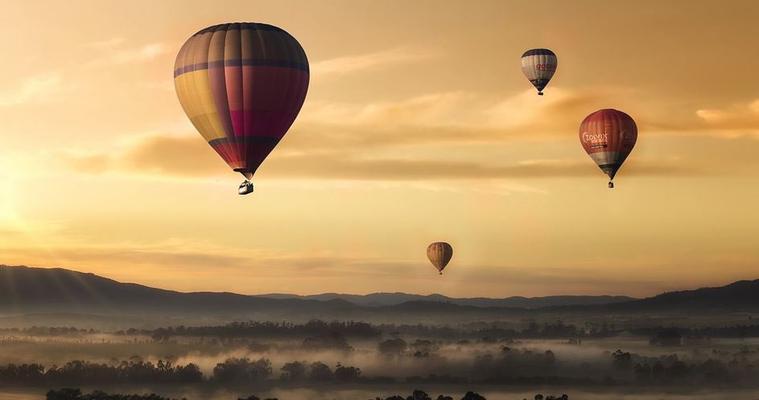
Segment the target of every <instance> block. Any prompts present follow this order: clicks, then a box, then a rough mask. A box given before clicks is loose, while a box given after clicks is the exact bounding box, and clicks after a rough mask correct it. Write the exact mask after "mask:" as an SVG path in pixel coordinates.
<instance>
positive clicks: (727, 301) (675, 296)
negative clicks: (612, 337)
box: [606, 279, 759, 312]
mask: <svg viewBox="0 0 759 400" xmlns="http://www.w3.org/2000/svg"><path fill="white" fill-rule="evenodd" d="M606 308H608V309H610V310H618V311H626V310H629V311H634V310H639V311H645V310H659V311H671V310H683V311H687V310H698V311H699V312H708V311H715V312H730V311H757V310H759V279H756V280H751V281H737V282H734V283H731V284H729V285H726V286H719V287H708V288H701V289H694V290H682V291H677V292H667V293H662V294H660V295H657V296H654V297H649V298H646V299H640V300H635V301H630V302H626V303H619V304H609V305H606Z"/></svg>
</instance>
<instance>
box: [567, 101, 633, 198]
mask: <svg viewBox="0 0 759 400" xmlns="http://www.w3.org/2000/svg"><path fill="white" fill-rule="evenodd" d="M637 139H638V127H637V126H636V125H635V121H633V119H632V117H630V116H629V115H627V114H625V113H623V112H622V111H617V110H614V109H611V108H606V109H603V110H598V111H596V112H594V113H592V114H590V115H588V116H587V117H585V119H584V120H583V121H582V124H580V143H581V144H582V147H583V148H584V149H585V151H586V152H587V153H588V155H589V156H590V158H592V159H593V161H595V163H596V164H598V167H599V168H601V171H603V172H604V173H605V174H606V175H608V176H609V188H613V187H614V182H613V181H614V176H615V175H616V174H617V171H618V170H619V168H620V167H621V166H622V163H624V162H625V159H627V156H629V155H630V152H631V151H632V149H633V147H635V142H636V140H637Z"/></svg>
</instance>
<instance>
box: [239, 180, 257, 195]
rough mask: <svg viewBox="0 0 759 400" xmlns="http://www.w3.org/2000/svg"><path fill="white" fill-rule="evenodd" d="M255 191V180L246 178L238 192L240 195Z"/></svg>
mask: <svg viewBox="0 0 759 400" xmlns="http://www.w3.org/2000/svg"><path fill="white" fill-rule="evenodd" d="M250 193H253V182H251V181H249V180H247V179H246V180H244V181H243V182H242V183H241V184H240V186H239V187H238V188H237V194H239V195H240V196H242V195H246V194H250Z"/></svg>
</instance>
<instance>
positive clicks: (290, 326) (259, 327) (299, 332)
mask: <svg viewBox="0 0 759 400" xmlns="http://www.w3.org/2000/svg"><path fill="white" fill-rule="evenodd" d="M381 333H382V332H381V331H380V330H379V329H377V328H375V327H373V326H372V325H370V324H368V323H366V322H356V321H342V322H341V321H332V322H325V321H320V320H312V321H309V322H307V323H305V324H295V323H290V322H265V321H264V322H259V321H248V322H233V323H230V324H227V325H221V326H176V327H167V328H158V329H152V330H138V329H128V330H126V331H118V332H116V334H119V335H145V336H150V337H152V338H153V339H155V340H166V339H169V338H171V337H182V336H192V337H216V338H255V337H259V338H260V337H264V338H275V337H304V336H326V335H330V334H337V335H340V336H344V337H354V338H371V337H377V336H379V335H380V334H381Z"/></svg>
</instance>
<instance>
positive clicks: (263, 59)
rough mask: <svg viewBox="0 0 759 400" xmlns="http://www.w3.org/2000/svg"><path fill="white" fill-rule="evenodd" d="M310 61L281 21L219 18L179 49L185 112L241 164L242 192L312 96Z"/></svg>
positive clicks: (236, 166) (227, 157)
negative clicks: (308, 94) (278, 24)
mask: <svg viewBox="0 0 759 400" xmlns="http://www.w3.org/2000/svg"><path fill="white" fill-rule="evenodd" d="M308 82H309V67H308V59H307V58H306V53H305V52H304V51H303V48H302V47H301V46H300V44H299V43H298V41H297V40H295V38H294V37H292V36H291V35H290V34H289V33H287V32H285V31H284V30H282V29H280V28H277V27H276V26H272V25H267V24H259V23H234V24H221V25H215V26H211V27H208V28H205V29H203V30H201V31H200V32H198V33H196V34H194V35H192V36H191V37H190V38H189V39H187V41H186V42H185V44H184V45H183V46H182V48H181V49H180V50H179V54H177V59H176V63H175V65H174V85H175V87H176V91H177V97H179V102H180V103H181V104H182V108H183V109H184V112H185V113H186V114H187V117H189V118H190V121H192V124H193V125H195V128H197V130H198V132H200V134H201V135H202V136H203V138H204V139H205V140H206V141H207V142H208V144H209V145H211V147H212V148H213V149H214V150H215V151H216V152H217V153H218V154H219V156H221V158H222V159H224V161H225V162H226V163H227V164H228V165H229V166H230V168H232V169H233V170H234V171H236V172H239V173H241V174H242V175H243V176H245V181H244V182H243V183H242V184H241V185H240V188H239V189H238V193H239V194H248V193H251V192H252V191H253V184H252V183H251V182H250V180H251V179H252V178H253V174H254V173H255V172H256V170H257V169H258V167H259V166H260V165H261V163H262V162H263V161H264V159H266V156H268V155H269V153H270V152H271V151H272V150H273V149H274V147H275V146H276V145H277V143H279V141H280V140H281V139H282V137H283V136H284V135H285V133H287V130H288V129H290V125H292V123H293V122H294V121H295V117H297V115H298V112H299V111H300V108H301V106H302V105H303V101H304V100H305V98H306V92H307V91H308Z"/></svg>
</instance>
